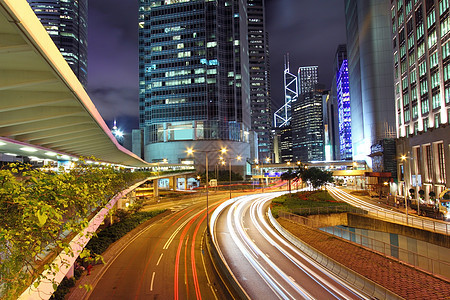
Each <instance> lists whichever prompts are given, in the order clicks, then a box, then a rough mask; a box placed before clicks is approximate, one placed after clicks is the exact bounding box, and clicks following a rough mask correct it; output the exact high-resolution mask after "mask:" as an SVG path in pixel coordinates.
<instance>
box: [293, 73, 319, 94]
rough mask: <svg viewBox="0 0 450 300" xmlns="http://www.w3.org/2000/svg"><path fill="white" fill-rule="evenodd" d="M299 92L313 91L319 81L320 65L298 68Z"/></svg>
mask: <svg viewBox="0 0 450 300" xmlns="http://www.w3.org/2000/svg"><path fill="white" fill-rule="evenodd" d="M297 78H298V79H297V81H298V94H299V95H301V94H303V93H307V92H311V91H313V90H314V89H315V85H316V84H317V83H318V82H319V67H318V66H309V67H300V68H298V77H297Z"/></svg>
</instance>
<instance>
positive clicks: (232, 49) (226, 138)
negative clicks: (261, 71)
mask: <svg viewBox="0 0 450 300" xmlns="http://www.w3.org/2000/svg"><path fill="white" fill-rule="evenodd" d="M247 35H248V29H247V14H246V1H239V0H234V1H225V0H218V1H208V0H197V1H176V0H166V1H161V0H146V1H144V0H141V1H140V6H139V116H140V120H139V123H140V128H141V129H143V131H144V134H143V140H144V158H145V160H146V161H150V162H159V161H163V160H165V159H167V161H168V162H169V163H192V162H193V157H189V156H188V155H187V154H186V152H185V151H186V148H194V150H197V151H198V152H199V153H198V154H197V155H194V157H195V159H196V160H197V161H196V163H197V164H201V163H202V161H201V160H200V159H201V154H200V153H201V151H203V152H202V153H204V151H212V152H214V151H217V150H218V149H220V148H221V147H227V148H228V149H229V150H232V152H233V155H237V154H238V155H241V156H242V157H243V158H249V157H250V145H251V144H252V143H250V137H251V136H253V134H251V132H250V129H251V114H250V87H249V73H248V72H249V71H248V70H249V68H248V60H249V58H248V44H247ZM217 158H218V156H217V155H211V157H210V160H209V163H210V164H211V165H213V164H214V163H215V160H216V159H217ZM202 160H203V165H204V161H205V160H204V156H203V158H202ZM244 160H245V159H244Z"/></svg>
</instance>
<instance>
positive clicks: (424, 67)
mask: <svg viewBox="0 0 450 300" xmlns="http://www.w3.org/2000/svg"><path fill="white" fill-rule="evenodd" d="M425 74H427V61H426V60H424V61H423V63H421V64H420V65H419V76H420V77H422V76H423V75H425Z"/></svg>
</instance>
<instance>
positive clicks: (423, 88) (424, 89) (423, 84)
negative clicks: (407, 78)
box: [420, 79, 428, 95]
mask: <svg viewBox="0 0 450 300" xmlns="http://www.w3.org/2000/svg"><path fill="white" fill-rule="evenodd" d="M427 93H428V82H427V80H426V79H425V80H423V81H421V82H420V94H421V95H425V94H427Z"/></svg>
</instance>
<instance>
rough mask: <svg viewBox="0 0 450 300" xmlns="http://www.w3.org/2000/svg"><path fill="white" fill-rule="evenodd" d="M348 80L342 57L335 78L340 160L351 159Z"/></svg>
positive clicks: (345, 62) (345, 61)
mask: <svg viewBox="0 0 450 300" xmlns="http://www.w3.org/2000/svg"><path fill="white" fill-rule="evenodd" d="M348 81H349V79H348V65H347V60H346V59H344V60H343V62H342V65H341V68H340V69H339V72H338V75H337V78H336V86H337V103H338V112H339V149H340V158H341V160H351V159H352V123H351V122H352V118H351V112H350V93H349V83H348Z"/></svg>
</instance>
